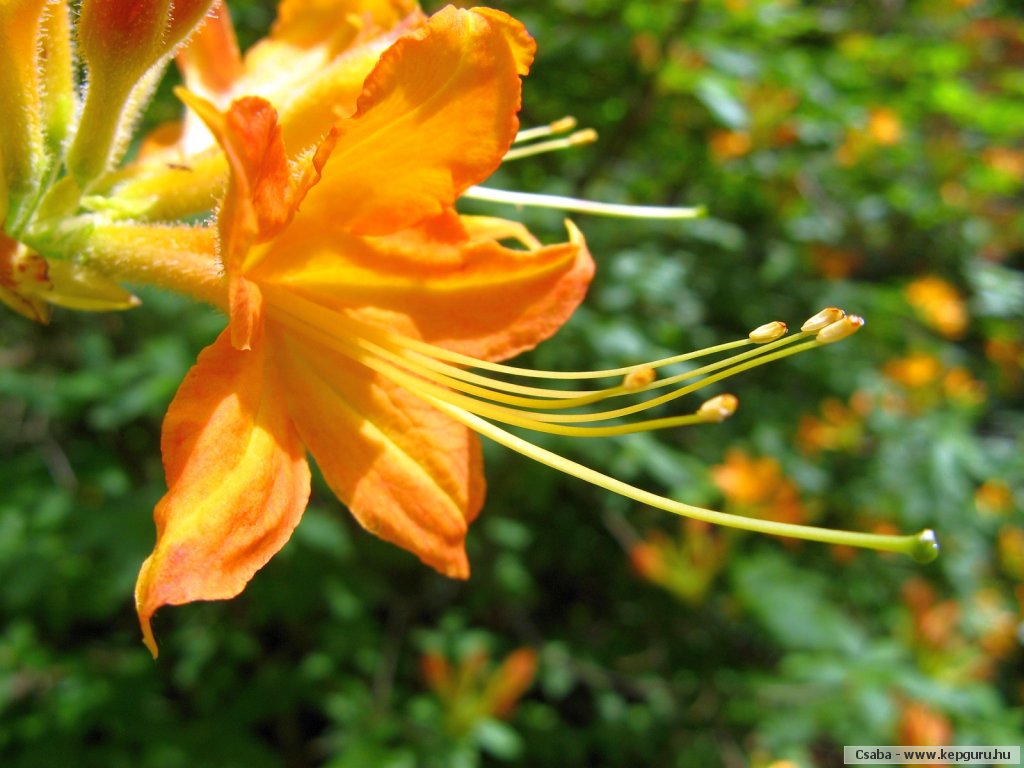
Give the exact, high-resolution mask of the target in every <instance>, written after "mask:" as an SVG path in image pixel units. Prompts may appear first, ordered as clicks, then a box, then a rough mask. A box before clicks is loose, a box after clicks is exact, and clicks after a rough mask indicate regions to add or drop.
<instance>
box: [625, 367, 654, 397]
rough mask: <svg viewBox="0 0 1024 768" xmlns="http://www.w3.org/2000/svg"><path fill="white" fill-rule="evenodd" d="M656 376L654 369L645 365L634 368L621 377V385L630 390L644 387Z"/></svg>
mask: <svg viewBox="0 0 1024 768" xmlns="http://www.w3.org/2000/svg"><path fill="white" fill-rule="evenodd" d="M657 376H658V374H657V373H656V372H655V370H654V369H653V368H651V367H649V366H646V365H645V366H643V367H642V368H634V369H633V370H632V371H630V372H629V373H627V374H626V375H625V376H624V377H623V379H622V386H623V387H625V388H626V389H628V390H630V391H632V390H637V389H640V388H641V387H646V386H647V385H648V384H650V383H651V382H652V381H654V380H655V378H657Z"/></svg>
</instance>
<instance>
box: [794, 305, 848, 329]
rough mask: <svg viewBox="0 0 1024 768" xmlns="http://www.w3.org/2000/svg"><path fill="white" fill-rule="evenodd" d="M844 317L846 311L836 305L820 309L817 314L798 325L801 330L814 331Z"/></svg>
mask: <svg viewBox="0 0 1024 768" xmlns="http://www.w3.org/2000/svg"><path fill="white" fill-rule="evenodd" d="M844 317H846V313H845V312H844V311H843V310H841V309H839V308H838V307H827V308H826V309H823V310H821V312H819V313H818V314H816V315H814V316H813V317H811V318H809V319H808V320H807V322H806V323H804V324H803V325H801V326H800V330H801V331H807V332H809V333H814V332H815V331H820V330H821V329H822V328H824V327H826V326H829V325H832V323H835V322H837V321H839V320H842V319H843V318H844Z"/></svg>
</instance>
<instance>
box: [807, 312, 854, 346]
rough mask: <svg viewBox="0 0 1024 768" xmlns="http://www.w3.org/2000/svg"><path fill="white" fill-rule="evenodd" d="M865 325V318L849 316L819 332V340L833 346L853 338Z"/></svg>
mask: <svg viewBox="0 0 1024 768" xmlns="http://www.w3.org/2000/svg"><path fill="white" fill-rule="evenodd" d="M863 325H864V318H863V317H861V316H860V315H847V316H846V317H844V318H843V319H842V320H839V321H837V322H835V323H832V324H831V325H826V326H825V327H824V328H822V329H821V330H820V331H818V335H817V337H816V338H817V340H818V341H819V342H821V343H822V344H831V343H832V342H834V341H839V340H840V339H845V338H846V337H847V336H852V335H853V334H855V333H856V332H857V331H859V330H860V329H861V326H863Z"/></svg>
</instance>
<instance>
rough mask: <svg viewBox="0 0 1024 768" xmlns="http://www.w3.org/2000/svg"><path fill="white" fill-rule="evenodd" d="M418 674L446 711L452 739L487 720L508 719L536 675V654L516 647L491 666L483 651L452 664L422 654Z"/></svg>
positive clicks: (436, 654)
mask: <svg viewBox="0 0 1024 768" xmlns="http://www.w3.org/2000/svg"><path fill="white" fill-rule="evenodd" d="M420 671H421V674H422V675H423V679H424V680H425V681H426V683H427V685H428V686H429V687H430V689H431V690H432V691H433V692H434V695H435V696H436V697H437V698H438V700H439V701H440V702H441V705H442V706H443V707H444V709H445V723H446V726H447V728H448V730H449V732H450V733H451V734H452V735H453V736H462V735H465V734H467V733H469V732H470V731H472V729H473V728H474V727H475V726H476V725H477V724H478V723H480V722H481V721H483V720H486V719H488V718H499V719H507V718H509V717H511V716H512V714H513V713H514V712H515V707H516V705H517V704H518V702H519V700H520V699H522V697H523V695H524V694H525V693H526V692H527V691H528V690H529V689H530V687H531V686H532V685H533V681H534V678H535V677H536V675H537V652H536V651H535V650H533V649H532V648H519V649H517V650H515V651H512V653H510V654H509V655H508V656H506V657H505V658H504V659H503V660H502V661H501V663H500V664H498V665H494V664H493V663H492V662H491V660H490V657H489V655H488V654H487V653H486V652H485V651H483V650H475V651H471V652H469V653H467V654H466V655H465V656H464V657H463V658H462V659H461V660H460V661H458V662H457V663H455V664H452V663H451V662H450V661H449V660H448V659H447V658H446V657H445V656H443V655H442V654H440V653H436V652H432V653H427V654H424V655H423V657H422V658H421V659H420Z"/></svg>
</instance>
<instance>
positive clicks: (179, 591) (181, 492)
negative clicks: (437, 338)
mask: <svg viewBox="0 0 1024 768" xmlns="http://www.w3.org/2000/svg"><path fill="white" fill-rule="evenodd" d="M266 363H267V361H266V360H265V358H264V354H263V351H262V349H256V350H253V351H251V352H240V351H238V350H236V349H234V348H233V347H232V346H231V344H230V343H229V339H228V335H227V332H224V333H222V334H221V335H220V337H219V338H218V339H217V341H215V342H214V343H213V344H212V345H210V346H209V347H207V348H206V349H205V350H204V351H203V353H202V354H201V355H200V356H199V361H198V362H197V363H196V365H195V366H194V367H193V368H192V370H191V371H189V373H188V375H187V376H186V377H185V380H184V382H182V385H181V387H180V388H179V389H178V394H177V395H176V396H175V398H174V402H172V403H171V407H170V409H169V410H168V412H167V417H166V418H165V420H164V428H163V438H162V451H163V459H164V469H165V471H166V473H167V485H168V488H169V490H168V492H167V495H165V496H164V497H163V499H161V500H160V503H159V504H158V505H157V507H156V511H155V513H154V517H155V520H156V528H157V541H156V547H155V549H154V550H153V553H152V554H151V555H150V556H149V558H147V560H146V562H145V563H143V565H142V570H141V571H140V573H139V579H138V583H137V584H136V588H135V602H136V607H137V609H138V613H139V620H140V621H141V624H142V631H143V637H144V639H145V642H146V645H147V646H148V647H149V649H150V651H152V653H153V655H154V656H156V653H157V650H156V643H155V641H154V639H153V633H152V630H151V628H150V619H151V618H152V616H153V613H154V612H155V611H156V610H157V609H158V608H160V607H161V606H163V605H180V604H182V603H188V602H192V601H194V600H223V599H227V598H230V597H234V596H235V595H237V594H238V593H240V592H241V591H242V590H243V589H244V588H245V585H246V583H247V582H248V581H249V579H250V578H252V576H253V574H254V573H255V572H256V571H258V570H259V569H260V568H262V567H263V566H264V565H265V564H266V563H267V561H268V560H270V558H271V557H273V556H274V554H275V553H276V552H277V551H278V550H279V549H281V547H282V546H284V544H285V542H287V541H288V539H289V537H290V536H291V533H292V530H293V529H294V528H295V526H296V525H297V524H298V522H299V518H300V517H301V515H302V511H303V509H305V506H306V502H307V500H308V498H309V467H308V465H307V463H306V458H305V450H304V449H303V446H302V443H301V442H300V441H299V438H298V435H297V434H296V432H295V428H294V426H293V425H292V423H291V420H290V419H289V417H288V415H287V414H286V411H285V407H284V405H283V403H284V400H283V397H284V392H283V391H282V389H281V386H280V383H279V380H278V378H277V376H276V374H275V372H274V371H273V369H272V368H270V367H268V366H267V364H266Z"/></svg>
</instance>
